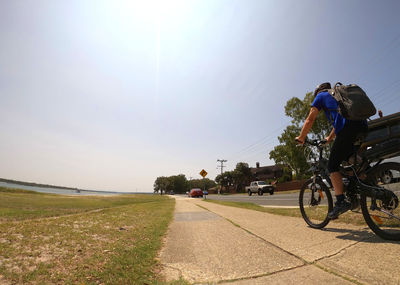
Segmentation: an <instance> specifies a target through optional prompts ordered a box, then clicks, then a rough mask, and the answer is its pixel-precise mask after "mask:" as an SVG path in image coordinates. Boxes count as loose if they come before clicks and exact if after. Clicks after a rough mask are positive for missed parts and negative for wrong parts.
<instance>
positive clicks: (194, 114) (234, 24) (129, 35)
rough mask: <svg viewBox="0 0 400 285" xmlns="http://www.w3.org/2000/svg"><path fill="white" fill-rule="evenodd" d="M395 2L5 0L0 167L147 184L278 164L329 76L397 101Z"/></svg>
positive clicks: (0, 10)
mask: <svg viewBox="0 0 400 285" xmlns="http://www.w3.org/2000/svg"><path fill="white" fill-rule="evenodd" d="M399 12H400V1H387V0H384V1H364V0H363V1H361V0H357V1H356V0H346V1H320V0H302V1H278V0H277V1H267V0H260V1H255V0H247V1H243V0H239V1H234V0H232V1H222V0H208V1H207V0H199V1H164V0H159V1H157V0H153V1H114V0H113V1H111V0H110V1H50V0H48V1H41V0H35V1H28V0H26V1H11V0H10V1H6V0H1V1H0V39H1V44H0V99H1V100H0V134H1V136H0V138H1V139H0V160H1V163H0V177H3V178H10V179H17V180H23V181H32V182H39V183H48V184H56V185H65V186H74V187H80V188H86V189H98V190H118V191H136V190H137V191H152V190H153V182H154V180H155V178H156V177H157V176H169V175H175V174H179V173H183V174H185V175H186V176H187V177H190V176H191V177H193V178H200V175H199V174H198V173H199V172H200V170H201V169H203V168H204V169H205V170H207V171H208V172H209V176H208V177H209V178H212V179H213V178H214V177H215V176H216V174H218V172H219V170H218V169H216V167H217V161H216V160H217V159H228V162H227V164H226V165H227V168H226V169H227V170H230V169H233V168H234V167H235V165H236V163H237V162H239V161H244V162H247V163H249V164H250V166H254V165H255V162H256V161H259V162H260V163H261V164H262V165H270V164H273V162H272V161H270V160H269V159H268V158H269V151H270V150H271V149H272V148H273V147H274V146H275V145H276V144H277V136H278V135H279V134H280V133H281V132H282V130H283V129H284V128H285V127H286V125H287V124H288V122H289V119H288V118H286V117H285V115H284V105H285V103H286V101H287V100H288V99H290V98H291V97H293V96H297V97H300V98H303V97H304V95H305V93H306V92H309V91H312V90H313V89H314V87H315V86H316V85H317V84H319V83H321V82H325V81H330V82H332V83H334V82H336V81H341V82H343V83H346V84H347V83H357V84H359V85H360V86H362V87H363V88H364V89H365V91H366V92H367V93H368V94H369V95H370V97H371V99H372V100H373V101H374V103H375V104H376V106H377V107H378V108H380V109H382V110H383V112H384V114H390V113H394V112H398V111H400V104H399V103H400V91H399V90H400V17H399Z"/></svg>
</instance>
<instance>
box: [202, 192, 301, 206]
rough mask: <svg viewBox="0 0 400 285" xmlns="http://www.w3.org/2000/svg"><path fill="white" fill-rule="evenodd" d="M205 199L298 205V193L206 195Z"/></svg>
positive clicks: (271, 204)
mask: <svg viewBox="0 0 400 285" xmlns="http://www.w3.org/2000/svg"><path fill="white" fill-rule="evenodd" d="M207 199H211V200H219V201H229V202H247V203H254V204H258V205H261V206H281V207H298V206H299V193H289V194H275V195H269V194H264V195H263V196H258V195H252V196H248V195H243V194H233V195H208V196H207Z"/></svg>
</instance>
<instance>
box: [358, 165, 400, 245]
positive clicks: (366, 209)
mask: <svg viewBox="0 0 400 285" xmlns="http://www.w3.org/2000/svg"><path fill="white" fill-rule="evenodd" d="M388 170H390V171H391V170H393V171H395V173H397V175H399V174H400V163H397V162H387V163H383V164H381V165H379V166H378V167H377V168H376V169H375V170H374V171H372V172H371V173H370V174H369V175H368V182H369V183H371V184H373V185H378V186H380V187H382V188H385V189H389V190H391V191H392V192H393V193H394V195H395V197H397V198H395V197H393V198H392V200H394V206H393V207H392V208H394V209H392V210H390V211H391V212H392V214H394V215H395V216H397V217H400V206H399V203H398V201H399V200H400V181H399V179H400V178H398V180H396V181H395V182H394V183H386V184H383V183H382V182H381V181H380V179H381V178H380V177H379V176H380V173H386V172H387V171H388ZM396 199H397V205H395V204H396V203H395V200H396ZM372 200H373V199H372V198H370V197H368V196H367V195H366V193H364V192H361V201H360V204H361V211H362V214H363V216H364V220H365V222H366V223H367V225H368V227H369V228H370V229H371V230H372V231H373V232H374V233H375V234H376V235H378V236H379V237H381V238H383V239H386V240H395V241H399V240H400V220H397V219H395V218H391V217H390V216H389V215H386V216H385V213H382V212H379V211H373V210H372V209H371V207H370V206H369V204H370V203H371V202H372ZM377 203H382V201H381V200H378V199H377ZM381 207H385V206H384V205H383V206H382V205H381ZM389 207H390V206H389ZM384 222H386V223H385V224H384Z"/></svg>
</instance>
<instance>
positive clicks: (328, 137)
mask: <svg viewBox="0 0 400 285" xmlns="http://www.w3.org/2000/svg"><path fill="white" fill-rule="evenodd" d="M334 138H335V128H333V129H332V131H331V133H330V134H329V136H327V137H326V138H325V139H326V142H327V143H330V142H331V141H333V139H334Z"/></svg>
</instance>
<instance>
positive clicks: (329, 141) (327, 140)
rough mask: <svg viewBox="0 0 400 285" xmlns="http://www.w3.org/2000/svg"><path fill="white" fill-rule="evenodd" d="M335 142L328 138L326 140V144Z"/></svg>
mask: <svg viewBox="0 0 400 285" xmlns="http://www.w3.org/2000/svg"><path fill="white" fill-rule="evenodd" d="M332 141H333V138H330V137H326V138H325V144H330V143H331V142H332Z"/></svg>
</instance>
